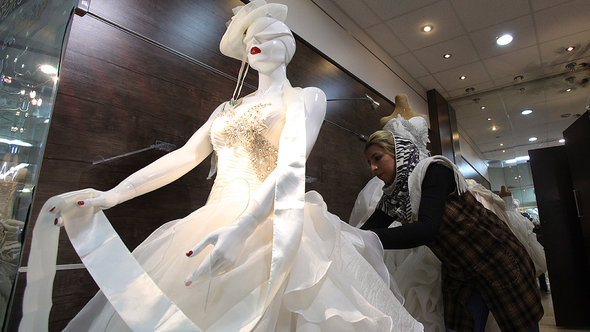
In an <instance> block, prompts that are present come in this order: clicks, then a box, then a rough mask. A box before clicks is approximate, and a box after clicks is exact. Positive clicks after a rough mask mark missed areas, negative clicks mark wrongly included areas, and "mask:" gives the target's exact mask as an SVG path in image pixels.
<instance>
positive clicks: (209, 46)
mask: <svg viewBox="0 0 590 332" xmlns="http://www.w3.org/2000/svg"><path fill="white" fill-rule="evenodd" d="M241 4H242V3H241V2H240V1H237V0H200V1H190V0H168V1H156V0H141V1H140V0H93V1H92V2H91V3H90V13H89V14H87V15H85V16H74V19H73V22H72V27H71V32H70V36H69V41H68V45H67V49H66V52H65V55H64V58H63V60H62V65H61V69H60V70H61V71H60V81H59V88H58V94H57V97H56V102H55V107H54V111H53V117H52V119H51V125H50V130H49V134H48V138H47V145H46V149H45V155H44V159H43V164H42V168H41V174H40V179H39V183H38V186H37V188H35V201H34V204H33V210H32V211H31V218H30V221H29V224H28V226H27V230H26V234H27V235H26V238H25V239H26V240H25V249H24V253H23V260H22V263H21V272H20V273H19V278H18V282H17V286H16V290H15V293H14V297H13V304H12V310H11V313H10V321H9V324H8V326H7V329H6V330H7V331H16V329H17V326H18V321H19V319H20V316H21V304H22V293H23V289H24V286H25V273H24V272H23V271H25V270H26V262H27V258H28V250H29V247H30V239H31V233H32V228H33V225H34V220H35V218H36V217H37V215H38V213H39V209H40V208H41V206H42V204H43V202H45V201H46V200H47V199H48V198H49V197H51V196H53V195H57V194H60V193H63V192H67V191H71V190H77V189H81V188H87V187H92V188H96V189H99V190H108V189H110V188H111V187H113V186H115V185H116V184H118V183H119V182H120V181H121V180H123V179H124V178H125V177H127V176H128V175H129V174H131V173H132V172H134V171H136V170H138V169H140V168H141V167H143V166H145V165H147V164H149V163H150V162H152V161H154V160H155V159H157V158H159V157H160V156H162V155H163V154H164V153H165V152H163V151H157V150H149V151H145V152H141V153H138V154H134V155H132V156H128V157H125V158H120V159H116V160H113V161H110V162H104V163H100V164H97V165H93V163H92V162H93V161H96V160H100V159H101V158H108V157H112V156H117V155H121V154H125V153H128V152H131V151H136V150H138V149H142V148H146V147H149V146H150V145H152V144H154V142H155V141H156V140H160V141H164V142H168V143H172V144H175V145H176V146H177V147H180V146H182V145H183V144H184V142H185V141H186V140H187V139H188V138H189V137H190V136H191V135H192V134H193V133H194V132H195V131H196V130H197V129H198V128H199V126H200V125H202V124H203V123H204V122H205V121H206V120H207V119H208V117H209V115H210V114H211V112H212V111H213V110H214V109H215V108H216V107H217V105H219V104H220V103H221V102H223V101H225V100H227V99H229V98H230V96H231V94H232V92H233V89H234V84H235V82H234V80H233V79H232V78H231V77H235V76H237V72H238V69H239V65H240V64H239V62H238V61H236V60H233V59H229V58H227V57H225V56H223V55H221V53H220V52H219V50H218V44H219V40H220V38H221V36H222V35H223V32H224V31H225V22H226V21H227V20H229V18H230V17H231V9H232V8H233V7H235V6H238V5H241ZM121 27H123V28H121ZM162 45H163V46H164V47H162ZM288 77H289V78H290V81H291V83H292V85H293V86H317V87H319V88H322V89H324V90H325V91H326V93H327V95H328V98H358V97H362V96H364V95H365V94H369V95H371V96H372V97H374V98H375V99H376V100H377V101H378V102H380V103H381V107H380V108H379V109H378V110H376V111H375V110H372V109H371V108H370V106H369V104H368V103H367V102H366V101H364V100H357V101H332V102H328V110H327V115H326V118H327V119H328V120H330V121H332V122H334V123H337V124H339V125H341V126H343V127H345V128H347V129H349V130H352V131H354V132H356V133H361V134H365V135H368V134H370V133H372V132H373V131H375V130H377V129H379V121H378V120H379V118H380V117H382V116H385V115H389V114H391V113H392V112H393V105H392V103H391V102H390V101H388V100H386V99H384V98H382V97H381V96H380V95H378V94H377V93H376V92H375V91H374V90H372V89H371V88H370V87H368V86H366V85H364V84H363V83H361V82H359V81H358V80H356V79H355V78H354V77H352V76H351V75H349V74H348V73H347V71H346V70H343V68H339V67H337V66H335V65H334V64H333V63H332V62H330V61H329V60H328V59H326V58H325V57H323V56H322V55H321V54H320V53H319V52H317V51H316V50H315V49H314V48H312V47H310V46H308V45H307V44H306V43H305V42H304V41H302V40H301V39H298V41H297V52H296V54H295V57H294V59H293V61H292V62H291V64H290V65H289V66H288ZM256 81H257V77H256V75H255V74H252V73H251V74H249V75H248V78H247V79H246V83H247V84H248V86H246V87H244V90H245V93H249V92H251V91H252V89H251V88H250V87H253V86H256ZM363 147H364V143H363V142H362V141H361V140H359V139H358V138H357V136H355V135H353V134H351V133H349V132H347V131H345V130H342V129H340V128H337V127H335V126H333V125H331V124H328V123H324V125H323V127H322V129H321V132H320V135H319V138H318V140H317V143H316V145H315V147H314V150H313V152H312V154H311V156H310V157H309V160H308V163H307V176H308V183H307V185H306V189H307V190H317V191H318V192H319V193H320V194H322V196H323V197H324V199H325V201H326V203H327V204H328V210H329V211H330V212H332V213H334V214H336V215H338V216H339V217H340V218H342V219H343V220H347V219H348V217H349V214H350V212H351V210H352V206H353V204H354V201H355V199H356V195H357V194H358V192H359V191H360V189H362V187H363V186H364V185H365V184H366V182H367V181H368V180H369V179H370V178H371V173H370V171H369V169H368V167H367V164H366V161H365V159H364V156H363ZM209 166H210V163H209V159H207V160H205V161H204V162H203V163H202V164H201V165H199V166H198V167H197V168H195V169H194V170H193V171H191V172H190V173H188V174H186V175H185V176H183V177H182V178H180V179H179V180H177V181H175V182H173V183H172V184H170V185H168V186H166V187H164V188H161V189H158V190H156V191H154V192H152V193H148V194H146V195H144V196H142V197H139V198H136V199H133V200H131V201H128V202H125V203H123V204H120V205H119V206H116V207H114V208H112V209H110V210H108V211H106V214H107V217H108V218H109V219H110V220H111V222H112V224H113V226H114V228H115V229H116V231H117V232H118V233H119V234H120V236H121V238H122V239H123V241H124V242H125V243H126V244H127V246H128V247H129V248H130V249H133V248H135V247H136V246H137V245H138V244H139V243H140V242H141V241H142V240H143V239H145V238H146V237H147V236H148V235H149V234H150V233H151V232H152V231H153V230H155V229H156V228H157V227H159V226H160V225H162V224H163V223H164V222H166V221H170V220H174V219H177V218H181V217H184V216H186V215H187V214H189V213H190V212H192V211H194V210H195V209H197V208H199V207H200V206H202V205H203V204H204V203H205V201H206V199H207V195H208V193H209V190H210V188H211V186H212V181H211V180H206V177H207V174H208V172H209ZM64 233H65V232H62V234H61V236H60V243H59V255H58V262H57V263H58V264H59V265H60V266H62V267H66V268H67V267H72V269H63V270H58V271H57V274H56V279H55V284H54V298H53V301H54V302H53V303H54V305H53V309H52V313H51V318H50V330H61V329H62V328H63V327H64V326H65V325H66V324H67V322H68V321H69V320H70V319H71V318H72V317H73V316H74V315H75V314H76V313H77V312H78V311H79V310H80V309H81V308H82V307H83V305H84V304H85V303H86V302H87V301H88V300H89V299H90V298H91V297H92V296H93V295H94V294H95V292H96V291H97V289H98V288H97V286H96V285H95V284H94V282H93V281H92V278H91V277H90V276H89V274H88V273H87V272H86V270H85V269H84V268H81V267H80V266H79V265H76V264H80V260H79V258H78V257H77V255H76V254H75V252H74V250H73V248H72V247H71V245H70V243H69V240H68V239H67V237H66V236H65V234H64ZM187 245H190V244H187Z"/></svg>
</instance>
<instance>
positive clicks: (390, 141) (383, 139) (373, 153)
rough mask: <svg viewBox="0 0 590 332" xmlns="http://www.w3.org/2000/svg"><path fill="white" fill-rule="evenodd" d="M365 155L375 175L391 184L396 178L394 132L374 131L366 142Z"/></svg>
mask: <svg viewBox="0 0 590 332" xmlns="http://www.w3.org/2000/svg"><path fill="white" fill-rule="evenodd" d="M365 157H367V162H368V163H369V166H370V167H371V172H373V175H375V176H376V177H378V178H379V179H381V180H383V182H385V183H386V184H391V183H392V182H393V180H394V179H395V174H396V160H395V139H394V137H393V134H392V133H390V132H389V131H386V130H379V131H376V132H374V133H373V134H372V135H371V136H370V137H369V139H368V140H367V143H366V144H365Z"/></svg>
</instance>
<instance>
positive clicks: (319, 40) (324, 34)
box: [269, 0, 428, 115]
mask: <svg viewBox="0 0 590 332" xmlns="http://www.w3.org/2000/svg"><path fill="white" fill-rule="evenodd" d="M269 2H275V3H282V4H285V5H287V6H288V7H289V12H288V15H287V21H286V23H287V25H288V26H289V28H291V30H293V32H295V33H296V34H297V35H299V36H300V37H301V38H303V39H304V40H305V41H307V42H308V43H310V44H311V45H313V46H314V47H315V48H317V49H318V50H319V51H320V52H322V53H324V54H325V55H326V56H328V57H329V58H330V59H332V60H334V61H336V62H337V63H338V64H340V65H341V66H342V67H344V68H346V70H348V71H349V72H351V73H352V74H353V75H355V76H356V77H358V78H359V79H361V80H362V81H364V82H365V83H367V84H368V85H370V86H371V87H372V88H373V89H375V90H377V91H379V92H380V93H381V94H383V95H384V96H385V97H387V98H389V99H390V100H392V101H393V100H394V98H395V95H397V94H400V93H405V94H406V95H407V96H408V100H409V102H410V105H411V106H412V109H413V110H414V111H415V112H417V113H421V114H425V115H428V103H427V99H426V90H424V88H423V87H421V86H417V85H416V84H412V86H410V85H409V84H407V83H406V82H404V80H402V79H401V78H400V76H399V73H397V72H400V73H401V71H402V70H401V69H398V70H397V72H394V71H393V70H392V69H391V68H395V67H396V66H397V64H395V63H394V61H393V60H391V62H389V61H387V62H386V63H387V65H385V64H384V62H385V61H384V62H381V60H379V59H378V58H377V57H376V56H375V55H373V54H372V53H371V52H369V51H368V50H367V48H365V47H364V46H363V45H362V44H361V43H360V42H359V41H358V40H356V39H355V38H353V37H352V36H351V35H350V34H349V33H348V32H346V31H345V30H344V29H343V28H342V27H340V26H339V25H338V24H336V22H334V20H332V19H331V18H330V17H329V16H328V15H326V14H325V13H324V12H323V11H322V10H321V9H320V8H319V7H318V6H317V5H315V4H314V3H313V2H311V1H310V0H276V1H269ZM380 57H381V58H383V56H382V55H380ZM404 74H405V73H404ZM403 77H404V79H405V80H406V81H409V80H410V78H409V77H408V76H407V74H406V75H403ZM330 97H331V96H328V98H330ZM338 97H342V96H338ZM350 97H358V96H350Z"/></svg>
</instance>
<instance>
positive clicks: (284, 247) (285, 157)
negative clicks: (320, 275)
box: [266, 82, 306, 305]
mask: <svg viewBox="0 0 590 332" xmlns="http://www.w3.org/2000/svg"><path fill="white" fill-rule="evenodd" d="M283 100H284V102H285V103H286V104H287V111H286V115H285V117H286V119H285V126H284V128H283V131H282V133H281V139H280V143H279V154H278V158H277V170H278V174H277V180H276V187H275V188H276V191H275V201H274V217H273V240H272V241H273V242H272V259H271V265H270V278H269V282H268V288H269V292H268V295H267V300H266V305H268V304H269V303H270V301H272V299H273V298H274V296H275V295H276V293H277V291H278V289H279V288H280V286H281V285H282V283H283V281H284V280H285V278H286V276H287V275H288V274H289V272H290V271H291V268H292V265H293V262H294V261H295V255H296V254H297V251H298V250H299V244H300V242H301V235H302V233H303V218H304V215H303V209H304V205H305V160H306V140H305V137H306V132H305V104H304V102H303V92H302V90H301V89H300V88H291V86H290V85H289V84H288V82H287V83H285V86H284V87H283Z"/></svg>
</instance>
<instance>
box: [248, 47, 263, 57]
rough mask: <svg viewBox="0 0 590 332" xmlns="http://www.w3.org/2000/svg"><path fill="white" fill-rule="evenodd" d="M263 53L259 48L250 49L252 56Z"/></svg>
mask: <svg viewBox="0 0 590 332" xmlns="http://www.w3.org/2000/svg"><path fill="white" fill-rule="evenodd" d="M260 52H262V51H261V50H260V49H259V48H258V47H256V46H254V47H252V48H251V49H250V54H252V55H256V54H258V53H260Z"/></svg>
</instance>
